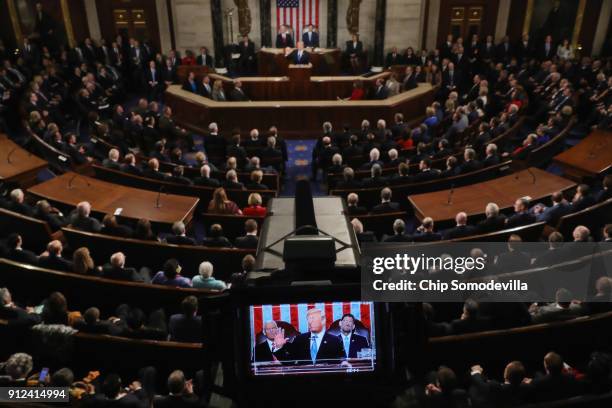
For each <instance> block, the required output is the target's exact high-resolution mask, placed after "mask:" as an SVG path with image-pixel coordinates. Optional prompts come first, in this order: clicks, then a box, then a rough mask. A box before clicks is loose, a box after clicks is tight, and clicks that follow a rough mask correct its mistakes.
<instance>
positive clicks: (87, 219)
mask: <svg viewBox="0 0 612 408" xmlns="http://www.w3.org/2000/svg"><path fill="white" fill-rule="evenodd" d="M90 214H91V204H89V203H88V202H87V201H81V202H80V203H78V204H77V207H76V210H75V211H73V213H72V214H71V215H70V218H69V223H70V225H71V226H72V228H76V229H79V230H82V231H86V232H100V231H101V230H102V224H100V221H98V220H97V219H95V218H93V217H91V216H90Z"/></svg>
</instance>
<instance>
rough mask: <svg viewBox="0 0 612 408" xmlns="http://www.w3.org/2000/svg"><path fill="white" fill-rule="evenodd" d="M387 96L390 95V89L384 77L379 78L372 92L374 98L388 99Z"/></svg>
mask: <svg viewBox="0 0 612 408" xmlns="http://www.w3.org/2000/svg"><path fill="white" fill-rule="evenodd" d="M387 96H389V91H388V89H387V87H386V86H385V81H384V79H382V78H378V79H377V80H376V86H375V88H374V92H373V94H372V99H387Z"/></svg>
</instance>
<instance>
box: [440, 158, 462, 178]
mask: <svg viewBox="0 0 612 408" xmlns="http://www.w3.org/2000/svg"><path fill="white" fill-rule="evenodd" d="M458 174H459V161H458V160H457V158H456V157H455V156H449V157H448V158H447V159H446V167H445V168H444V170H442V172H441V173H440V177H442V178H444V177H453V176H456V175H458Z"/></svg>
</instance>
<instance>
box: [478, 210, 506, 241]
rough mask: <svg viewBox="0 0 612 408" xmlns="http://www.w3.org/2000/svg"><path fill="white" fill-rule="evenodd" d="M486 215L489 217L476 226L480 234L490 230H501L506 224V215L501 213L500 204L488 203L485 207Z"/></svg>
mask: <svg viewBox="0 0 612 408" xmlns="http://www.w3.org/2000/svg"><path fill="white" fill-rule="evenodd" d="M485 215H486V217H487V218H485V219H484V220H482V221H480V222H479V223H478V225H477V226H476V229H477V230H478V233H479V234H486V233H489V232H494V231H499V230H502V229H504V228H505V226H506V217H505V216H504V215H503V214H500V213H499V206H498V205H497V204H495V203H489V204H487V206H486V208H485Z"/></svg>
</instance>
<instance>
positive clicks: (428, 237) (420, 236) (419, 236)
mask: <svg viewBox="0 0 612 408" xmlns="http://www.w3.org/2000/svg"><path fill="white" fill-rule="evenodd" d="M411 238H412V240H413V241H414V242H432V241H440V240H442V235H441V234H439V233H437V232H424V233H416V234H414V235H413V236H412V237H411Z"/></svg>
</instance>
